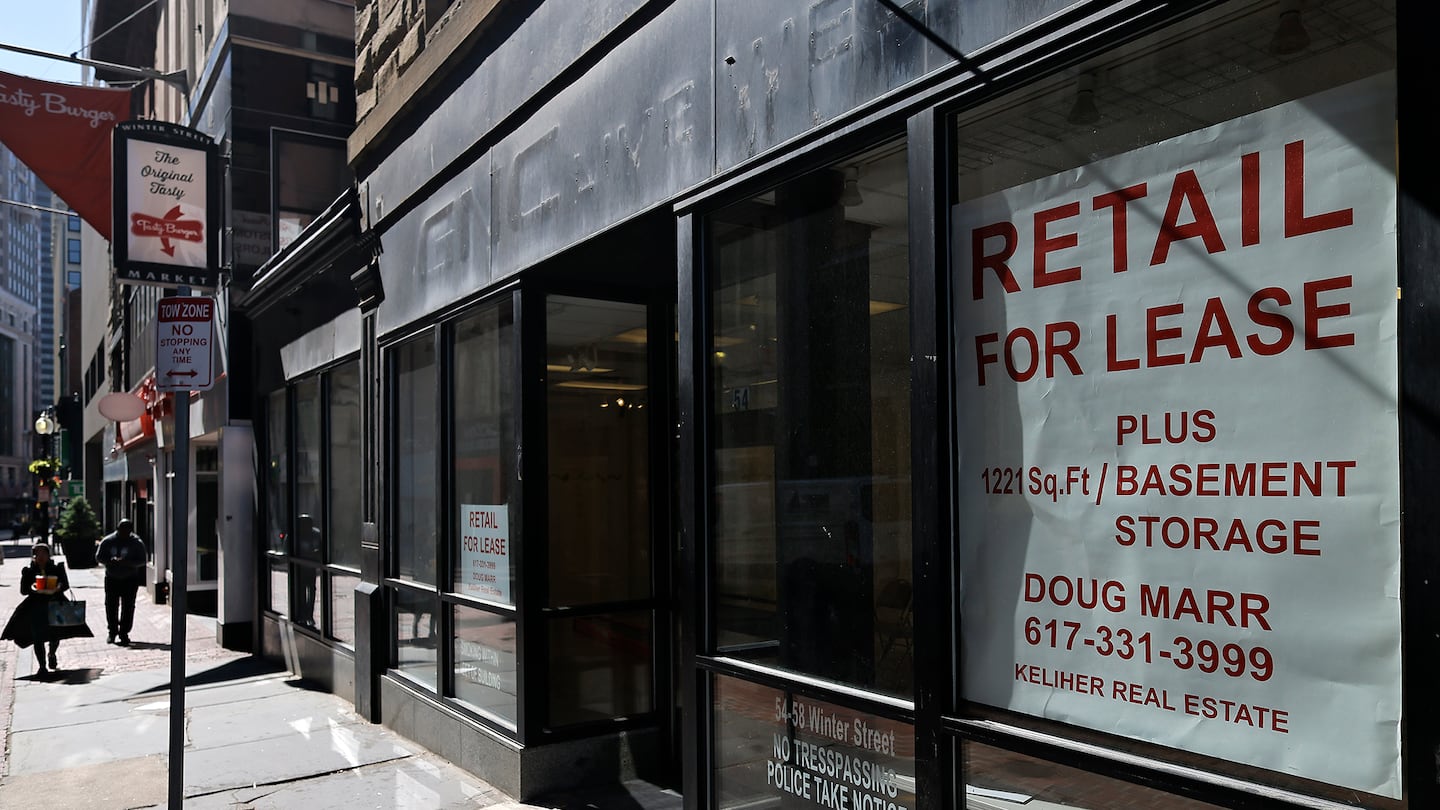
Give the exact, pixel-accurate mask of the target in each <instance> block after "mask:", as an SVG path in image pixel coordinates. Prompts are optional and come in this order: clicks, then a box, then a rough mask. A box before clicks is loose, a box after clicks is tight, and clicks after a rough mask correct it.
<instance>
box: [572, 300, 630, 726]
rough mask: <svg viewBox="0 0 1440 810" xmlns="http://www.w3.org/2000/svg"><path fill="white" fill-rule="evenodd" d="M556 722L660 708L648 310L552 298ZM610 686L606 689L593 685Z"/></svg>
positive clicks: (592, 719) (576, 720) (610, 716)
mask: <svg viewBox="0 0 1440 810" xmlns="http://www.w3.org/2000/svg"><path fill="white" fill-rule="evenodd" d="M546 313H547V319H546V339H545V343H546V363H547V367H548V368H549V374H548V375H547V380H548V383H549V385H548V388H547V397H546V415H547V434H548V439H549V445H548V451H547V458H548V463H549V475H548V479H549V493H548V495H549V518H548V520H549V545H548V557H549V572H548V577H547V584H548V588H547V599H546V603H547V605H548V607H549V608H551V609H553V610H556V611H560V610H563V611H564V613H563V614H561V615H556V616H554V617H553V618H552V620H551V621H548V622H547V623H546V631H547V634H548V638H549V659H550V673H551V682H550V685H549V694H550V711H549V716H548V723H549V724H550V725H551V726H559V725H566V724H571V723H580V722H587V721H596V720H609V719H612V718H615V717H625V716H633V715H637V714H642V713H645V712H648V711H650V710H651V709H652V708H653V700H654V695H653V688H652V684H651V681H652V675H653V673H652V665H651V656H652V638H653V633H654V612H653V610H652V609H651V606H652V603H651V602H650V599H651V597H652V595H653V590H652V583H651V577H652V552H651V548H652V545H653V539H652V535H651V531H652V529H651V518H652V515H651V508H650V506H651V502H650V498H651V486H650V483H651V482H650V432H649V431H650V425H651V422H650V420H649V419H648V417H649V414H650V412H649V411H648V410H646V409H647V407H648V406H649V404H650V401H651V400H650V398H651V396H652V390H651V385H650V379H649V375H650V371H649V358H650V354H649V351H648V339H647V335H648V332H647V327H648V323H647V313H648V310H647V308H646V307H645V306H644V305H641V304H631V303H624V302H614V301H597V300H591V299H584V298H575V297H570V296H560V295H552V296H549V297H548V298H547V299H546ZM601 680H603V681H605V682H607V683H609V684H610V688H609V689H607V690H596V689H593V688H589V685H591V684H594V683H596V682H599V681H601Z"/></svg>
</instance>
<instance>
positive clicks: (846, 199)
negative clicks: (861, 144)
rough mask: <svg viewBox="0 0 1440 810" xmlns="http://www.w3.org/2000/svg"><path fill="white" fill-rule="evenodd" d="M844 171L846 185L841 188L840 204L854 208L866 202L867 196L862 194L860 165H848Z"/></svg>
mask: <svg viewBox="0 0 1440 810" xmlns="http://www.w3.org/2000/svg"><path fill="white" fill-rule="evenodd" d="M844 171H845V186H844V188H842V189H841V190H840V204H841V205H843V206H845V207H846V208H854V207H855V206H857V205H859V204H861V203H863V202H865V198H863V197H861V196H860V167H859V166H846V167H845V170H844Z"/></svg>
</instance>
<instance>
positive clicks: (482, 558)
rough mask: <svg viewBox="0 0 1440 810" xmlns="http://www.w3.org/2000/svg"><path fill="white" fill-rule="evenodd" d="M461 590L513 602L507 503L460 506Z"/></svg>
mask: <svg viewBox="0 0 1440 810" xmlns="http://www.w3.org/2000/svg"><path fill="white" fill-rule="evenodd" d="M455 587H456V589H457V590H459V591H460V593H464V594H469V595H470V596H476V597H479V598H481V599H488V600H490V601H492V602H502V603H504V604H507V605H513V604H514V601H512V599H511V597H510V507H508V506H506V505H505V504H503V503H501V504H493V505H474V504H462V505H461V507H460V571H459V576H458V577H457V578H456V582H455Z"/></svg>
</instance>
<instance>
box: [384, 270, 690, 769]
mask: <svg viewBox="0 0 1440 810" xmlns="http://www.w3.org/2000/svg"><path fill="white" fill-rule="evenodd" d="M551 294H556V295H574V296H581V297H589V298H596V299H601V300H614V301H626V302H631V303H637V304H643V305H644V306H645V307H646V311H647V313H648V314H647V318H648V323H649V325H650V327H651V328H652V332H654V333H656V334H668V333H669V332H670V330H669V329H668V326H667V324H668V323H669V321H670V317H669V315H668V313H667V312H665V311H664V309H665V307H664V301H663V300H662V299H661V297H659V296H657V294H655V293H654V292H635V291H633V290H630V291H625V290H619V291H617V289H616V288H614V287H610V286H606V285H603V284H600V285H594V284H592V285H586V284H576V283H573V282H560V281H554V280H550V279H543V278H539V277H533V276H532V277H530V278H528V279H526V280H515V281H512V282H510V283H508V284H505V285H503V286H502V287H500V288H499V289H495V290H487V291H485V292H483V293H481V294H480V295H477V296H471V297H467V298H466V299H464V300H462V301H460V302H457V303H456V304H454V305H452V306H449V307H446V308H445V309H444V310H442V311H440V312H437V313H435V314H434V315H432V316H430V317H428V318H426V319H425V320H424V321H423V322H417V323H414V324H411V325H410V326H409V328H406V329H403V330H398V331H397V332H396V333H394V334H392V335H390V336H387V337H384V338H381V339H380V340H378V341H377V342H378V344H379V345H378V349H379V354H380V362H379V365H380V368H381V369H382V371H381V375H380V386H381V391H380V399H381V401H382V403H383V406H382V407H383V409H384V411H385V412H386V413H388V414H394V413H395V411H396V399H395V397H396V393H397V386H396V385H395V373H396V372H395V365H394V363H395V355H394V351H393V350H395V349H396V348H398V347H400V346H403V345H406V344H408V343H410V342H411V341H415V340H429V341H431V345H433V346H434V347H435V386H436V391H437V403H436V407H435V416H434V418H435V419H436V420H437V421H436V442H437V452H436V453H435V464H436V469H435V471H434V476H435V480H436V482H437V488H438V489H437V495H436V504H435V509H436V515H435V518H436V524H435V530H436V534H437V537H438V538H440V548H437V549H436V561H435V566H436V571H435V576H436V580H437V582H436V584H435V585H433V586H431V585H426V584H424V583H416V582H412V581H410V580H403V579H400V578H398V577H397V576H395V573H394V569H393V561H392V559H391V557H392V555H391V553H390V551H391V548H392V546H393V543H394V538H395V537H396V531H395V526H396V524H395V520H396V510H395V503H396V492H397V489H396V487H397V481H396V477H395V475H394V474H393V472H392V473H387V474H385V475H384V476H383V478H384V488H383V491H384V493H385V496H384V502H385V504H386V509H385V524H384V525H385V530H384V532H383V534H384V536H385V537H388V538H390V540H389V541H388V542H385V543H382V544H381V549H380V556H381V569H380V571H381V576H380V584H381V586H382V588H383V589H384V592H385V593H386V600H385V601H386V605H387V610H386V611H385V614H384V619H383V626H384V632H385V639H386V646H385V650H386V660H385V662H384V663H383V664H381V665H380V668H381V669H382V670H383V671H384V672H385V673H386V675H387V677H389V678H390V679H391V681H392V682H394V683H396V684H399V685H401V686H402V688H404V689H405V690H406V691H408V692H410V693H411V694H412V695H413V696H414V698H415V699H417V700H424V701H428V702H435V703H438V704H439V705H442V706H444V707H445V708H446V709H448V710H451V711H454V712H456V713H458V714H460V715H462V716H463V717H465V718H466V719H467V720H469V721H471V722H475V723H479V724H481V725H483V726H484V727H485V728H487V729H488V730H490V731H492V732H493V733H495V734H497V735H499V736H501V737H504V738H506V739H509V740H512V741H514V742H516V743H519V744H520V745H524V746H531V745H538V744H545V743H555V742H562V741H569V740H579V739H584V738H588V737H594V736H596V735H598V734H607V733H613V732H616V731H623V730H634V729H643V728H647V727H651V726H656V727H659V728H660V729H661V731H662V734H664V733H669V732H667V731H666V730H667V729H668V728H669V727H670V724H669V722H668V721H667V720H664V719H662V718H663V717H664V716H665V715H664V714H663V713H668V711H669V708H668V706H669V703H670V701H669V700H668V698H667V696H668V695H669V694H671V690H670V689H669V687H668V684H667V683H665V682H663V679H665V678H668V677H669V673H668V671H667V670H666V669H665V666H664V664H665V661H666V660H669V658H670V653H669V650H670V643H669V638H668V627H669V625H668V623H667V624H665V626H664V627H662V623H661V622H660V621H658V620H657V619H658V618H659V617H660V616H661V614H663V613H664V612H665V611H664V603H665V602H666V601H667V597H666V596H665V593H664V592H662V591H660V590H657V588H659V587H661V583H660V582H659V579H660V578H659V577H658V576H657V574H656V572H657V571H659V570H661V569H660V568H658V567H656V566H660V565H667V566H668V560H669V554H668V552H667V550H666V547H665V543H664V542H662V541H663V540H664V538H665V537H668V531H667V530H666V524H665V523H664V521H659V522H655V523H653V524H652V535H653V536H652V548H653V551H654V555H655V559H654V562H653V563H652V572H651V576H652V594H651V597H650V598H649V599H647V600H641V602H625V603H606V604H602V605H594V606H587V607H586V608H584V609H577V610H572V611H565V612H564V615H565V616H579V615H589V614H591V613H595V612H603V611H607V610H611V609H613V608H615V607H616V605H617V604H620V605H621V606H623V607H629V608H633V607H634V606H635V605H636V604H641V603H643V605H644V606H646V609H647V610H649V611H650V614H651V616H652V632H651V637H652V644H653V645H654V649H655V653H654V654H653V655H652V658H653V660H654V662H655V664H656V665H655V667H654V670H653V672H652V676H651V677H652V687H651V692H652V697H653V698H654V703H655V705H654V706H652V710H651V711H649V712H645V713H637V714H634V715H630V716H627V717H626V718H625V719H623V720H601V721H596V722H592V723H583V724H571V725H564V726H558V727H554V728H549V727H547V726H546V723H545V720H544V718H545V717H546V716H547V715H548V710H549V695H548V691H547V689H548V684H549V681H548V676H549V672H550V669H551V662H550V660H549V657H548V649H547V643H546V640H547V638H548V633H546V625H547V623H548V621H550V620H551V618H552V617H551V616H550V614H551V613H553V611H547V610H546V609H545V604H544V602H545V597H546V588H545V587H544V586H543V579H537V577H544V576H545V575H546V574H545V570H542V569H545V566H546V562H547V560H548V547H547V544H546V543H545V542H542V540H543V538H544V535H545V526H546V525H547V520H546V510H547V509H548V508H549V501H548V497H547V493H546V491H545V490H546V487H545V484H544V482H545V480H546V469H547V463H546V457H545V447H546V440H547V436H546V431H547V428H546V424H545V419H544V418H543V414H544V410H543V403H544V401H545V386H544V382H545V381H544V378H543V376H542V375H541V374H539V373H527V371H526V370H529V369H538V370H543V369H544V366H545V362H546V361H545V351H546V349H545V340H546V335H545V332H544V327H545V323H546V312H545V300H546V297H547V296H548V295H551ZM506 297H508V298H509V306H510V307H511V314H512V323H511V328H512V329H513V330H514V331H513V334H514V345H513V346H512V350H511V352H510V354H511V357H510V362H511V363H512V364H513V367H512V374H513V375H514V379H515V380H516V386H515V391H514V393H513V402H512V407H513V409H514V411H513V412H514V424H515V441H516V447H515V448H514V450H515V457H516V463H515V471H514V475H513V477H512V479H511V481H510V487H511V491H512V492H513V493H514V496H513V497H514V500H515V501H517V507H516V508H515V509H514V510H512V513H511V524H510V525H511V536H512V537H519V538H520V539H521V541H520V542H519V543H517V544H515V545H514V546H513V549H514V551H513V553H514V559H515V563H514V564H515V566H516V568H517V569H518V570H519V571H520V572H521V573H520V575H519V576H518V577H517V578H516V583H515V587H516V588H517V591H518V592H517V593H516V595H515V600H514V601H515V605H514V607H510V608H507V607H503V606H500V605H498V604H495V603H490V602H482V601H477V600H473V599H469V598H467V597H464V596H461V595H459V594H456V593H454V592H453V591H448V590H446V588H445V584H444V583H449V582H450V577H452V576H453V563H454V558H453V548H452V546H451V543H450V539H451V538H452V537H453V536H454V535H453V533H454V531H455V530H456V526H455V518H454V515H453V514H452V512H453V511H454V510H453V508H452V507H453V506H454V503H453V502H454V496H453V492H452V491H451V488H450V487H449V485H448V484H445V483H441V482H444V481H447V480H448V475H447V474H446V471H447V470H449V469H452V468H453V463H454V441H453V438H454V433H455V430H456V426H455V424H454V405H453V402H454V395H455V379H454V342H453V335H454V325H455V324H456V323H458V322H460V321H462V320H464V319H465V318H466V317H468V316H469V315H471V314H473V313H475V312H477V311H478V310H479V309H481V308H484V307H486V306H490V305H493V304H496V303H497V302H500V301H502V300H503V299H505V298H506ZM657 327H666V328H664V329H663V330H657ZM656 345H657V344H656V341H655V339H652V341H651V351H650V353H649V354H650V357H649V373H650V375H651V377H652V380H653V381H654V384H655V385H657V386H658V385H666V384H668V380H669V378H670V376H671V375H670V372H669V370H668V360H667V358H668V355H667V354H665V353H664V352H662V351H655V350H654V349H655V347H656ZM525 403H537V404H536V405H535V407H532V408H531V409H530V411H529V413H528V415H527V411H526V408H525ZM662 405H663V407H662ZM650 411H651V413H650V416H649V417H648V418H649V420H650V423H651V426H650V429H649V433H650V437H651V447H650V454H649V459H650V463H651V464H652V465H656V464H657V461H658V460H659V459H661V458H665V459H667V461H666V463H665V465H664V466H663V467H661V466H653V469H654V470H655V471H657V473H658V471H661V470H663V469H667V468H668V467H669V463H668V455H669V452H668V451H669V447H668V445H666V444H664V443H663V442H660V441H656V439H657V437H659V436H665V435H668V433H667V432H665V431H658V430H657V426H658V425H661V424H663V423H664V422H665V420H666V418H667V417H666V415H667V414H668V413H669V412H670V408H669V405H668V403H659V404H653V403H652V405H651V408H650ZM384 423H385V428H384V435H383V437H382V440H381V441H382V447H383V448H384V449H383V452H382V464H383V465H385V467H386V469H393V460H394V459H395V458H396V449H397V446H396V442H397V439H398V435H397V431H396V430H395V427H394V423H393V421H392V420H390V419H386V420H384ZM527 449H528V452H527ZM527 457H528V458H527ZM527 477H528V478H529V479H530V480H531V481H532V482H538V483H533V484H532V485H530V486H529V487H528V488H527V485H526V478H527ZM650 486H651V490H652V509H651V513H652V521H654V520H655V515H656V514H657V506H656V504H658V503H660V501H661V498H660V495H661V494H663V501H664V504H666V506H665V507H664V509H665V511H668V503H669V500H670V498H669V492H668V490H664V489H663V487H662V476H661V475H659V474H655V475H652V480H651V484H650ZM660 532H665V533H664V534H663V535H662V534H659V533H660ZM402 589H403V590H405V591H407V592H410V593H413V594H416V595H423V596H424V597H425V598H427V599H431V600H433V601H434V604H435V605H436V606H437V607H438V608H439V613H438V614H437V617H436V625H435V626H436V631H435V632H436V638H437V641H436V645H437V652H436V685H435V686H434V687H433V688H432V687H431V686H430V685H429V684H426V683H423V682H421V681H418V680H416V679H414V678H413V677H411V676H408V675H406V674H405V673H404V672H403V671H401V670H398V669H396V668H395V666H394V664H393V662H394V661H395V660H396V655H397V644H398V642H397V638H398V633H397V628H396V625H395V618H394V610H393V599H392V598H391V596H390V595H391V594H393V593H395V592H396V591H398V590H402ZM456 605H459V606H462V607H468V608H471V609H476V610H482V611H484V612H487V613H491V614H494V615H497V616H505V617H507V618H510V619H513V620H514V621H515V633H516V644H515V655H516V661H517V666H518V667H519V669H520V672H519V674H518V676H517V691H518V692H519V694H518V695H517V708H516V715H517V720H516V724H515V727H513V728H512V727H510V725H509V724H507V723H503V722H501V721H499V720H497V719H496V718H493V717H490V716H489V715H487V714H484V713H481V712H478V711H475V710H474V709H472V708H470V706H469V705H468V704H465V703H463V702H461V701H459V700H457V699H456V696H455V695H454V694H453V692H454V688H453V668H454V660H453V658H454V656H453V651H452V650H451V649H450V642H451V641H453V633H454V627H453V618H452V613H451V608H452V607H453V606H456ZM661 656H664V657H661Z"/></svg>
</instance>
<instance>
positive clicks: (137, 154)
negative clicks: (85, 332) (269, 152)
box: [112, 121, 221, 289]
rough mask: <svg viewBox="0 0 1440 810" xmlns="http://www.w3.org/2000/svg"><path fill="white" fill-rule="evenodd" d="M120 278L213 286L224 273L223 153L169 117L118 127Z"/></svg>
mask: <svg viewBox="0 0 1440 810" xmlns="http://www.w3.org/2000/svg"><path fill="white" fill-rule="evenodd" d="M114 167H115V169H114V171H115V174H114V178H115V182H114V186H115V187H114V204H113V210H114V212H115V214H114V216H115V223H114V231H113V239H112V248H113V251H114V257H115V277H116V279H117V280H119V281H120V282H122V283H127V284H152V285H158V286H162V287H182V286H188V287H199V288H204V289H213V288H215V287H216V286H217V285H218V283H219V277H220V244H219V230H220V211H221V201H220V151H219V147H218V146H217V145H216V144H215V141H213V140H211V138H210V137H209V136H208V135H206V134H204V133H203V132H198V131H196V130H193V129H190V128H188V127H182V126H179V125H177V124H169V123H165V122H163V121H124V122H121V123H120V124H117V125H116V127H115V141H114Z"/></svg>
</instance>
